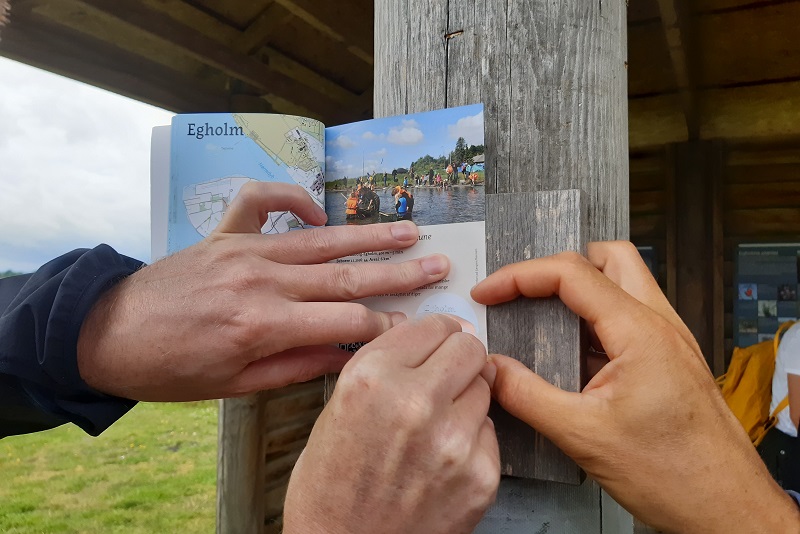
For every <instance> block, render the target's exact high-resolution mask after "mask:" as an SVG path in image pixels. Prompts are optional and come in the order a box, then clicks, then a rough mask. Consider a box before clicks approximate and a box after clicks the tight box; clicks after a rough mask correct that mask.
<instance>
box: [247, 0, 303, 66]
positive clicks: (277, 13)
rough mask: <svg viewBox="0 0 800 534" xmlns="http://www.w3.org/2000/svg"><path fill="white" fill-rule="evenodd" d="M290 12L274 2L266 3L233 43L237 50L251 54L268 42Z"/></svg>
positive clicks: (286, 20) (287, 19) (284, 22)
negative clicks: (262, 9)
mask: <svg viewBox="0 0 800 534" xmlns="http://www.w3.org/2000/svg"><path fill="white" fill-rule="evenodd" d="M291 17H292V14H291V13H289V12H288V11H286V10H285V9H283V8H282V7H281V6H280V5H278V4H276V3H271V4H270V5H268V6H267V7H266V8H265V9H264V11H262V12H261V14H260V15H259V16H258V17H256V19H255V20H254V21H253V22H251V23H250V25H249V26H248V27H247V29H246V30H245V31H244V32H243V34H242V36H241V38H240V39H237V40H236V42H234V43H233V46H234V47H235V48H236V50H238V51H239V52H241V53H243V54H245V55H247V56H251V55H253V54H255V53H256V52H258V51H259V50H260V49H261V48H262V47H264V46H266V45H267V44H269V42H270V39H272V34H273V33H274V32H275V31H277V30H278V28H280V27H281V26H283V25H284V24H286V23H287V22H288V21H289V19H290V18H291Z"/></svg>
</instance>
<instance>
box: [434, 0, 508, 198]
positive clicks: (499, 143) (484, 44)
mask: <svg viewBox="0 0 800 534" xmlns="http://www.w3.org/2000/svg"><path fill="white" fill-rule="evenodd" d="M465 3H466V4H469V3H471V2H463V1H462V2H451V8H450V9H451V12H453V13H457V12H458V11H457V9H456V7H455V5H456V4H465ZM507 9H508V6H507V4H506V3H505V2H498V1H497V0H475V13H476V20H475V23H474V24H475V25H474V27H475V29H476V31H475V32H474V33H472V34H466V33H465V34H464V35H463V36H462V37H463V38H464V39H475V40H476V41H477V46H475V47H471V46H467V45H464V44H463V43H459V45H458V46H454V47H453V48H452V49H451V50H449V54H448V65H450V64H452V65H455V66H457V67H461V68H462V74H461V75H460V76H459V77H458V78H455V79H454V81H453V82H452V83H451V88H452V90H453V92H454V94H456V95H459V97H463V98H464V99H465V100H480V101H482V102H483V105H484V115H483V118H484V132H485V136H484V138H485V144H486V154H485V155H486V192H487V193H498V192H503V193H507V192H509V190H508V189H507V188H505V186H504V185H503V186H501V184H505V183H506V182H507V181H508V176H509V175H510V174H511V158H512V156H513V154H514V150H512V147H511V134H510V132H511V123H512V109H511V92H512V88H511V86H510V85H509V72H510V69H511V57H510V55H509V34H508V29H507V25H508V10H507ZM478 17H480V19H478ZM451 28H456V26H451ZM472 51H477V54H478V55H477V56H475V57H471V56H468V55H467V56H465V57H459V55H460V54H461V53H464V54H468V53H470V52H472ZM470 65H471V66H472V67H471V68H472V70H471V71H467V70H465V69H466V68H468V67H469V66H470ZM469 73H472V74H473V75H474V78H471V77H470V76H469V75H468V74H469ZM455 83H459V84H460V85H461V86H462V87H463V88H462V89H458V88H453V85H454V84H455ZM462 92H463V93H462ZM473 95H474V98H472V97H473Z"/></svg>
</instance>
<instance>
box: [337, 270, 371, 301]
mask: <svg viewBox="0 0 800 534" xmlns="http://www.w3.org/2000/svg"><path fill="white" fill-rule="evenodd" d="M331 282H332V284H333V286H334V287H335V288H336V289H337V290H338V292H339V296H340V297H341V298H342V299H343V300H355V299H357V298H359V297H360V296H361V292H362V288H363V287H364V283H365V280H364V274H363V273H362V271H361V269H358V268H354V267H352V266H347V265H334V266H333V274H332V280H331Z"/></svg>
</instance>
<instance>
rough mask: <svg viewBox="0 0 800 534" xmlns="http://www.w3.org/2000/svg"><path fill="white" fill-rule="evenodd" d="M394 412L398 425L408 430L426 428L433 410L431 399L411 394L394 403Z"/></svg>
mask: <svg viewBox="0 0 800 534" xmlns="http://www.w3.org/2000/svg"><path fill="white" fill-rule="evenodd" d="M394 405H395V406H394V410H393V411H394V412H395V413H396V414H397V421H398V423H399V425H400V426H401V427H403V428H406V429H408V430H412V431H413V430H418V429H424V428H428V427H429V424H430V422H431V421H432V419H433V415H434V410H433V405H432V402H431V399H430V398H428V396H427V395H424V394H421V393H419V392H411V393H408V394H406V395H405V396H403V397H399V398H397V399H396V400H395V402H394Z"/></svg>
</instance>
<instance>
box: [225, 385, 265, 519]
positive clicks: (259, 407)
mask: <svg viewBox="0 0 800 534" xmlns="http://www.w3.org/2000/svg"><path fill="white" fill-rule="evenodd" d="M263 421H264V402H263V400H262V399H261V394H255V395H250V396H247V397H243V398H240V399H223V400H221V401H220V402H219V430H218V432H219V434H218V435H219V438H218V445H217V455H218V456H217V534H261V533H262V532H264V504H265V503H264V476H263V473H264V424H263Z"/></svg>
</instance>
